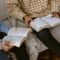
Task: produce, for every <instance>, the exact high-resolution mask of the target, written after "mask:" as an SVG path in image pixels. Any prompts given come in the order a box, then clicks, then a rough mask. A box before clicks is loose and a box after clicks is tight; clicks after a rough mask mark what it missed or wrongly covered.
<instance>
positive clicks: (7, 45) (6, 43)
mask: <svg viewBox="0 0 60 60" xmlns="http://www.w3.org/2000/svg"><path fill="white" fill-rule="evenodd" d="M11 48H13V46H12V45H11V44H10V41H3V42H2V50H4V51H6V52H8V51H9V50H10V49H11Z"/></svg>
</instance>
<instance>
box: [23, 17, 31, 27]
mask: <svg viewBox="0 0 60 60" xmlns="http://www.w3.org/2000/svg"><path fill="white" fill-rule="evenodd" d="M31 20H32V19H31V18H30V17H29V16H24V22H25V24H26V26H27V27H30V25H29V23H30V22H31Z"/></svg>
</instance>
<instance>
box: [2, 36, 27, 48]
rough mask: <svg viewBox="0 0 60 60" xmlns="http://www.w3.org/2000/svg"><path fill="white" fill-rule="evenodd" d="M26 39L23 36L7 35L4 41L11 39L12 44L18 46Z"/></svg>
mask: <svg viewBox="0 0 60 60" xmlns="http://www.w3.org/2000/svg"><path fill="white" fill-rule="evenodd" d="M25 40H26V38H25V37H23V36H5V37H4V38H3V39H2V42H5V41H10V44H11V45H13V46H16V47H20V46H21V44H22V43H23V42H24V41H25Z"/></svg>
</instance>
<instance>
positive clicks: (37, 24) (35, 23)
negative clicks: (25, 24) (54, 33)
mask: <svg viewBox="0 0 60 60" xmlns="http://www.w3.org/2000/svg"><path fill="white" fill-rule="evenodd" d="M59 24H60V19H59V18H56V17H54V18H52V17H42V18H36V19H34V20H32V21H31V22H30V26H31V27H32V28H33V29H34V30H36V31H37V32H39V31H40V30H42V29H44V28H50V27H55V26H57V25H59Z"/></svg>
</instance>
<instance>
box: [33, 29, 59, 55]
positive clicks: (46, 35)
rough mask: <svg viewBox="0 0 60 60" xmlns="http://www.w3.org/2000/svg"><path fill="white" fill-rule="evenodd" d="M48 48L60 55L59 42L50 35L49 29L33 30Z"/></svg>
mask: <svg viewBox="0 0 60 60" xmlns="http://www.w3.org/2000/svg"><path fill="white" fill-rule="evenodd" d="M33 33H34V34H36V36H37V37H38V39H40V40H41V41H42V42H43V43H44V44H45V45H46V46H47V47H48V48H49V49H51V50H52V51H53V52H54V53H56V54H58V55H60V43H58V41H57V40H56V39H55V38H54V37H53V36H52V35H51V33H50V31H49V29H43V30H41V31H40V32H36V31H33Z"/></svg>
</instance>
